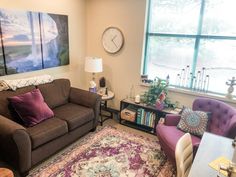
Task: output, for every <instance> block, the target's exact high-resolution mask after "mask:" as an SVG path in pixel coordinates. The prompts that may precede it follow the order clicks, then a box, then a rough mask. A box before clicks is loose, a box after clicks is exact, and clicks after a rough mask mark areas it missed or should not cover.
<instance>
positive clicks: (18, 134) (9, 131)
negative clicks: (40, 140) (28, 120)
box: [0, 115, 31, 173]
mask: <svg viewBox="0 0 236 177" xmlns="http://www.w3.org/2000/svg"><path fill="white" fill-rule="evenodd" d="M0 142H1V143H0V154H1V156H2V157H3V158H4V159H6V161H7V162H9V163H10V164H12V165H13V166H14V167H16V168H17V169H18V170H19V171H20V172H21V173H23V172H26V171H28V170H29V169H30V168H31V140H30V137H29V135H28V133H27V132H26V129H25V128H24V127H23V126H21V125H20V124H18V123H16V122H14V121H12V120H10V119H8V118H6V117H4V116H1V115H0Z"/></svg>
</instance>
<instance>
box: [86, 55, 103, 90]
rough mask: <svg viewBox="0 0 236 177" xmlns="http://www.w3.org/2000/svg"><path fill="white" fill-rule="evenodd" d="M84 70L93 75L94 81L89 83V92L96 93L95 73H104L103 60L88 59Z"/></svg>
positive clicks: (96, 58)
mask: <svg viewBox="0 0 236 177" xmlns="http://www.w3.org/2000/svg"><path fill="white" fill-rule="evenodd" d="M84 70H85V71H86V72H89V73H92V76H93V77H92V80H91V81H90V82H89V85H90V86H89V91H91V92H96V91H97V90H96V83H95V73H99V72H102V58H98V57H86V59H85V66H84Z"/></svg>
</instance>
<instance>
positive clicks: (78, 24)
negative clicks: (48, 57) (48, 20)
mask: <svg viewBox="0 0 236 177" xmlns="http://www.w3.org/2000/svg"><path fill="white" fill-rule="evenodd" d="M0 8H8V9H16V10H31V11H38V12H49V13H55V14H63V15H68V19H69V47H70V51H69V52H70V65H68V66H62V67H57V68H51V69H45V70H41V71H34V72H28V73H23V74H14V75H9V76H4V77H0V79H15V78H23V77H31V76H36V75H41V74H50V75H53V76H55V77H56V78H61V77H63V78H69V79H70V80H71V81H72V84H73V85H74V86H78V87H84V86H85V82H86V81H85V79H84V71H83V63H84V56H85V33H86V30H85V0H40V1H36V0H1V1H0Z"/></svg>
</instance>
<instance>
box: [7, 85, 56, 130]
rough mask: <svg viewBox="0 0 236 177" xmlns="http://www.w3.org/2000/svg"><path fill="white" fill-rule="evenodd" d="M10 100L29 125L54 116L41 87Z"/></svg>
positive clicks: (26, 124)
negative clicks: (45, 100)
mask: <svg viewBox="0 0 236 177" xmlns="http://www.w3.org/2000/svg"><path fill="white" fill-rule="evenodd" d="M8 100H9V102H10V104H11V105H12V106H13V108H14V109H15V111H16V112H17V114H18V115H19V117H20V118H21V119H22V120H23V122H24V125H25V126H27V127H31V126H34V125H36V124H38V123H40V122H42V121H43V120H45V119H48V118H51V117H53V116H54V113H53V112H52V110H51V109H50V108H49V107H48V105H47V104H46V103H45V102H44V99H43V96H42V94H41V92H40V90H39V89H34V90H33V91H31V92H27V93H24V94H21V95H18V96H14V97H10V98H8Z"/></svg>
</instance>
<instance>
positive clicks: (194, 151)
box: [193, 142, 200, 158]
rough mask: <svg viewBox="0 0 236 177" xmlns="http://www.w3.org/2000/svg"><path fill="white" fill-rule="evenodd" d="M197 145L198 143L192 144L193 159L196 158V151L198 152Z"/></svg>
mask: <svg viewBox="0 0 236 177" xmlns="http://www.w3.org/2000/svg"><path fill="white" fill-rule="evenodd" d="M199 145H200V142H198V143H194V144H193V158H194V157H195V156H196V154H197V150H198V147H199Z"/></svg>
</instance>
